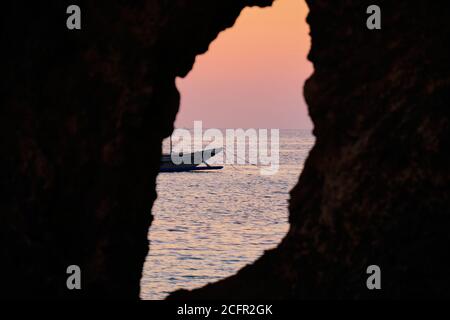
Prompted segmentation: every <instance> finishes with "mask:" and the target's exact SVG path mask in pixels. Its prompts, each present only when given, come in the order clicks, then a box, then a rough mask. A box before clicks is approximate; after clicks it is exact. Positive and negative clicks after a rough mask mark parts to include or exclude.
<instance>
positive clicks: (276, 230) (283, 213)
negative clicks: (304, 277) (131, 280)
mask: <svg viewBox="0 0 450 320" xmlns="http://www.w3.org/2000/svg"><path fill="white" fill-rule="evenodd" d="M313 144H314V137H313V136H312V135H311V132H310V131H309V130H282V131H281V132H280V169H279V172H278V173H277V174H276V175H273V176H263V175H261V174H260V170H259V168H257V167H255V166H252V165H234V166H225V168H224V169H223V170H220V171H211V172H191V173H161V174H160V175H159V176H158V180H157V191H158V199H157V200H156V202H155V204H154V206H153V214H154V216H155V219H154V221H153V224H152V226H151V228H150V232H149V240H150V254H149V256H148V257H147V260H146V263H145V266H144V270H143V276H142V280H141V298H142V299H164V298H165V297H166V296H167V295H168V294H169V293H170V292H173V291H175V290H176V289H179V288H185V289H193V288H197V287H201V286H203V285H205V284H207V283H209V282H214V281H217V280H220V279H223V278H225V277H228V276H231V275H233V274H235V273H236V272H237V271H238V270H239V269H241V268H242V267H244V266H245V265H247V264H250V263H252V262H253V261H255V260H256V259H257V258H258V257H260V256H261V255H262V254H263V252H264V251H265V250H268V249H271V248H274V247H276V246H277V244H278V243H279V242H280V241H281V239H282V238H283V237H284V236H285V234H286V232H287V231H288V227H289V225H288V222H287V221H288V220H287V219H288V212H287V200H288V198H289V190H290V189H291V188H292V187H293V186H294V185H295V184H296V183H297V180H298V177H299V174H300V172H301V170H302V169H303V163H304V161H305V159H306V157H307V155H308V153H309V151H310V149H311V148H312V146H313ZM165 150H167V146H165Z"/></svg>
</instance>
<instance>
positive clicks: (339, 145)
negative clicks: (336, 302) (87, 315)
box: [0, 0, 450, 299]
mask: <svg viewBox="0 0 450 320" xmlns="http://www.w3.org/2000/svg"><path fill="white" fill-rule="evenodd" d="M299 1H300V0H299ZM377 2H378V4H379V5H380V6H381V7H382V10H383V30H381V31H368V30H367V29H366V28H365V17H366V15H365V10H366V7H367V6H368V5H369V4H371V3H369V2H367V1H361V0H335V1H326V0H308V4H309V6H310V8H311V14H310V16H309V18H308V20H309V23H310V24H311V29H312V31H311V34H312V50H311V54H310V57H309V58H310V60H311V61H312V62H313V63H314V66H315V73H314V75H313V76H312V77H311V79H309V80H308V82H307V84H306V88H305V95H306V98H307V101H308V104H309V108H310V113H311V117H312V119H313V121H314V125H315V129H314V133H315V135H316V137H317V144H316V146H315V147H314V149H313V150H312V152H311V155H310V157H309V159H308V160H307V162H306V166H305V170H304V172H303V173H302V175H301V177H300V181H299V184H298V185H297V187H295V188H294V190H293V191H292V193H291V196H292V200H291V202H290V222H291V229H290V231H289V234H288V235H287V237H286V238H285V239H284V240H283V242H282V243H281V244H280V246H279V247H278V248H276V249H274V250H271V251H269V252H267V253H266V254H265V255H264V256H263V257H262V258H261V259H259V260H258V261H256V262H255V263H254V264H253V265H252V266H248V267H246V268H244V269H243V270H241V271H240V272H239V273H238V274H237V275H235V276H233V277H231V278H229V279H225V280H223V281H220V282H219V283H216V284H212V285H209V286H207V287H205V288H202V289H198V290H194V291H192V292H187V291H181V292H178V293H175V294H174V295H173V296H172V298H173V299H198V298H213V299H214V298H220V297H226V298H266V299H267V298H320V297H326V298H333V297H335V298H365V297H401V296H409V297H418V296H427V297H433V296H441V297H442V296H449V295H450V293H449V288H450V283H449V282H450V277H449V276H448V271H447V265H445V264H444V263H445V261H448V260H450V259H449V258H450V257H449V255H450V250H448V248H449V245H450V243H449V242H450V241H449V240H450V239H449V238H450V233H449V231H448V230H449V227H450V223H449V222H450V221H449V219H450V216H449V213H450V210H449V209H450V208H449V203H450V199H449V165H448V163H450V161H449V160H450V159H449V156H448V154H447V153H445V151H447V150H446V149H447V148H448V145H449V124H448V105H449V92H450V90H449V86H450V77H449V71H450V70H449V66H450V64H449V61H448V57H449V52H448V48H447V47H446V43H447V42H448V39H449V31H450V26H449V24H448V22H447V21H448V18H447V16H446V15H447V13H448V12H449V10H448V9H449V6H450V5H449V4H444V3H443V2H437V1H405V0H399V1H381V0H380V1H377ZM78 3H79V4H80V5H81V8H82V10H83V22H82V23H83V29H82V31H68V30H67V29H66V28H65V19H66V14H65V10H66V7H67V5H68V4H72V1H71V2H70V3H69V2H66V1H62V0H53V1H46V3H45V5H42V4H41V3H40V2H37V1H34V2H29V1H26V2H25V1H20V0H17V1H5V3H2V11H3V12H4V16H3V18H2V28H1V31H0V32H1V38H0V39H1V43H2V54H3V55H2V58H3V59H2V64H1V70H0V71H1V72H0V78H1V86H0V88H1V89H0V90H1V98H2V104H1V110H0V133H1V134H0V139H1V158H0V186H1V189H0V191H1V197H2V200H1V202H0V222H1V224H0V237H1V238H0V239H1V245H0V260H1V264H0V271H1V274H2V286H1V296H3V297H24V296H29V297H41V298H49V297H61V298H98V297H109V298H111V297H114V298H131V299H137V298H138V293H139V279H140V275H141V269H142V266H143V262H144V258H145V256H146V254H147V250H148V249H147V248H148V243H147V231H148V227H149V225H150V223H151V219H152V216H151V213H150V210H151V205H152V202H153V200H154V199H155V196H156V194H155V177H156V175H157V172H158V167H159V158H160V149H161V141H162V139H163V138H164V137H165V136H167V135H169V134H170V132H171V130H172V123H173V121H174V118H175V114H176V112H177V109H178V102H179V101H178V100H179V96H178V92H177V91H176V88H175V86H174V79H175V77H176V76H184V75H185V74H186V73H187V72H188V70H190V68H191V67H192V64H193V62H194V59H195V56H196V55H197V54H199V53H202V52H204V51H206V50H207V47H208V45H209V43H210V42H211V41H212V40H213V39H214V38H215V37H216V35H217V34H218V32H220V31H221V30H223V29H224V28H226V27H229V26H231V25H232V24H233V22H234V20H235V19H236V17H237V16H238V15H239V12H240V10H241V9H242V8H243V7H244V6H247V5H269V4H270V3H271V0H235V1H231V0H230V1H229V0H226V1H225V0H223V1H211V0H195V1H188V0H153V1H152V0H136V1H128V2H126V1H119V0H117V1H106V0H99V1H95V2H94V1H78ZM237 76H238V75H237ZM300 92H301V90H300V89H299V94H300ZM71 264H78V265H80V266H81V267H82V271H83V284H82V285H83V290H81V291H68V290H67V289H66V286H65V281H66V273H65V272H66V268H67V266H68V265H71ZM369 264H378V265H380V266H381V268H382V271H383V276H382V279H383V284H382V285H383V290H382V291H380V292H369V291H368V290H367V289H366V287H365V279H366V275H365V269H366V267H367V265H369Z"/></svg>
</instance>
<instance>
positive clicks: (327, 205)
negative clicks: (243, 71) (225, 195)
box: [171, 0, 450, 299]
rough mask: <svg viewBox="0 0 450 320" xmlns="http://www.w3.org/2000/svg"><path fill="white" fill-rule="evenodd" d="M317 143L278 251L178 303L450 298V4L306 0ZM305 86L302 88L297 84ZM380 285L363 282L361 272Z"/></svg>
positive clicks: (309, 89)
mask: <svg viewBox="0 0 450 320" xmlns="http://www.w3.org/2000/svg"><path fill="white" fill-rule="evenodd" d="M307 2H308V5H309V7H310V10H311V11H310V15H309V17H308V22H309V23H310V26H311V36H312V49H311V53H310V55H309V59H310V60H311V61H312V62H313V63H314V67H315V72H314V74H313V76H312V77H311V78H310V79H309V80H308V81H307V83H306V85H305V96H306V99H307V102H308V105H309V110H310V114H311V117H312V120H313V122H314V126H315V129H314V134H315V135H316V137H317V143H316V145H315V147H314V149H313V150H312V152H311V154H310V157H309V159H308V160H307V162H306V165H305V168H304V171H303V173H302V175H301V177H300V180H299V183H298V185H297V186H296V187H295V188H294V189H293V190H292V192H291V198H292V199H291V201H290V205H289V210H290V223H291V228H290V231H289V233H288V235H287V237H286V238H285V239H284V240H283V242H282V243H281V244H280V245H279V247H278V248H276V249H274V250H271V251H268V252H266V253H265V254H264V256H263V257H262V258H260V259H259V260H258V261H256V262H255V263H254V264H253V265H251V266H247V267H245V268H244V269H242V270H241V271H240V272H239V273H238V274H237V275H235V276H232V277H230V278H228V279H225V280H222V281H220V282H218V283H215V284H211V285H208V286H206V287H204V288H201V289H197V290H194V291H192V292H187V291H179V292H177V293H175V294H173V295H172V296H171V299H216V298H233V299H238V298H266V299H267V298H274V299H282V298H288V299H292V298H400V297H450V276H449V273H448V267H449V266H448V265H447V262H448V261H450V250H449V247H450V232H449V230H450V199H449V195H450V189H449V167H450V166H449V163H450V158H449V153H448V150H447V149H448V148H449V137H450V132H449V117H448V116H449V105H450V61H449V50H448V47H447V44H448V39H449V36H450V24H449V23H448V12H449V9H450V5H449V4H448V3H447V2H446V3H445V4H444V2H438V1H403V0H401V1H376V2H377V4H378V5H379V6H381V8H382V17H383V21H382V28H383V29H382V30H380V31H369V30H368V29H366V27H365V17H366V14H365V11H366V8H367V6H368V5H369V4H372V1H370V2H368V1H361V0H354V1H353V0H336V1H327V0H308V1H307ZM299 93H300V90H299ZM371 264H377V265H379V266H380V267H381V270H382V290H381V291H369V290H367V288H366V279H367V275H366V268H367V266H368V265H371Z"/></svg>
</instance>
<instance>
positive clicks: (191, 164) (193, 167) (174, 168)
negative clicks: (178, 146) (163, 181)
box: [159, 147, 223, 172]
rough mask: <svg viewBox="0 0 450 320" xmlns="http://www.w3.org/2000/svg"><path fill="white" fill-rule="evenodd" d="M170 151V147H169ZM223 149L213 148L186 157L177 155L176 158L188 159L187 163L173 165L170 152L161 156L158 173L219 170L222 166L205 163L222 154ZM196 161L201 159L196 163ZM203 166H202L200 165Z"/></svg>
mask: <svg viewBox="0 0 450 320" xmlns="http://www.w3.org/2000/svg"><path fill="white" fill-rule="evenodd" d="M171 149H172V147H171ZM222 150H223V148H215V149H208V150H202V151H197V152H192V153H189V154H187V155H183V154H182V153H181V154H178V155H177V157H180V158H185V159H186V158H187V159H190V161H188V163H181V164H175V163H173V161H172V152H170V153H169V154H163V156H162V157H161V166H160V168H159V172H189V171H203V170H220V169H223V166H212V165H209V164H208V163H207V162H206V161H208V159H210V158H212V157H214V156H215V155H217V154H219V153H220V152H222ZM198 159H201V160H200V161H198ZM202 164H203V165H202Z"/></svg>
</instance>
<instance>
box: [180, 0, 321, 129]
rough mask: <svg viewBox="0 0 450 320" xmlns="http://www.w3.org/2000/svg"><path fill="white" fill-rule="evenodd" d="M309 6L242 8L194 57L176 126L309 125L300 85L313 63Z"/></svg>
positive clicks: (288, 1) (296, 0)
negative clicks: (237, 16)
mask: <svg viewBox="0 0 450 320" xmlns="http://www.w3.org/2000/svg"><path fill="white" fill-rule="evenodd" d="M307 13H308V8H307V6H306V4H305V1H303V0H276V1H275V3H274V4H273V6H272V7H268V8H257V7H253V8H246V9H244V10H243V11H242V12H241V15H240V17H239V18H238V20H237V21H236V23H235V25H234V26H233V27H232V28H230V29H227V30H225V31H223V32H222V33H220V34H219V36H218V37H217V39H216V40H215V41H214V42H212V43H211V45H210V47H209V50H208V52H207V53H205V54H203V55H200V56H198V57H197V59H196V62H195V65H194V68H193V69H192V70H191V72H190V73H189V74H188V75H187V77H186V78H184V79H181V78H178V79H177V81H176V83H177V87H178V89H179V91H180V94H181V105H180V111H179V113H178V116H177V121H176V123H175V126H176V128H191V127H193V123H194V121H203V127H205V128H279V129H310V128H312V124H311V121H310V119H309V116H308V112H307V109H306V104H305V101H304V98H303V84H304V82H305V80H306V79H307V78H308V77H309V76H310V75H311V73H312V71H313V67H312V65H311V63H310V62H308V61H307V59H306V57H307V55H308V51H309V48H310V37H309V26H308V25H307V23H306V16H307Z"/></svg>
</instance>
